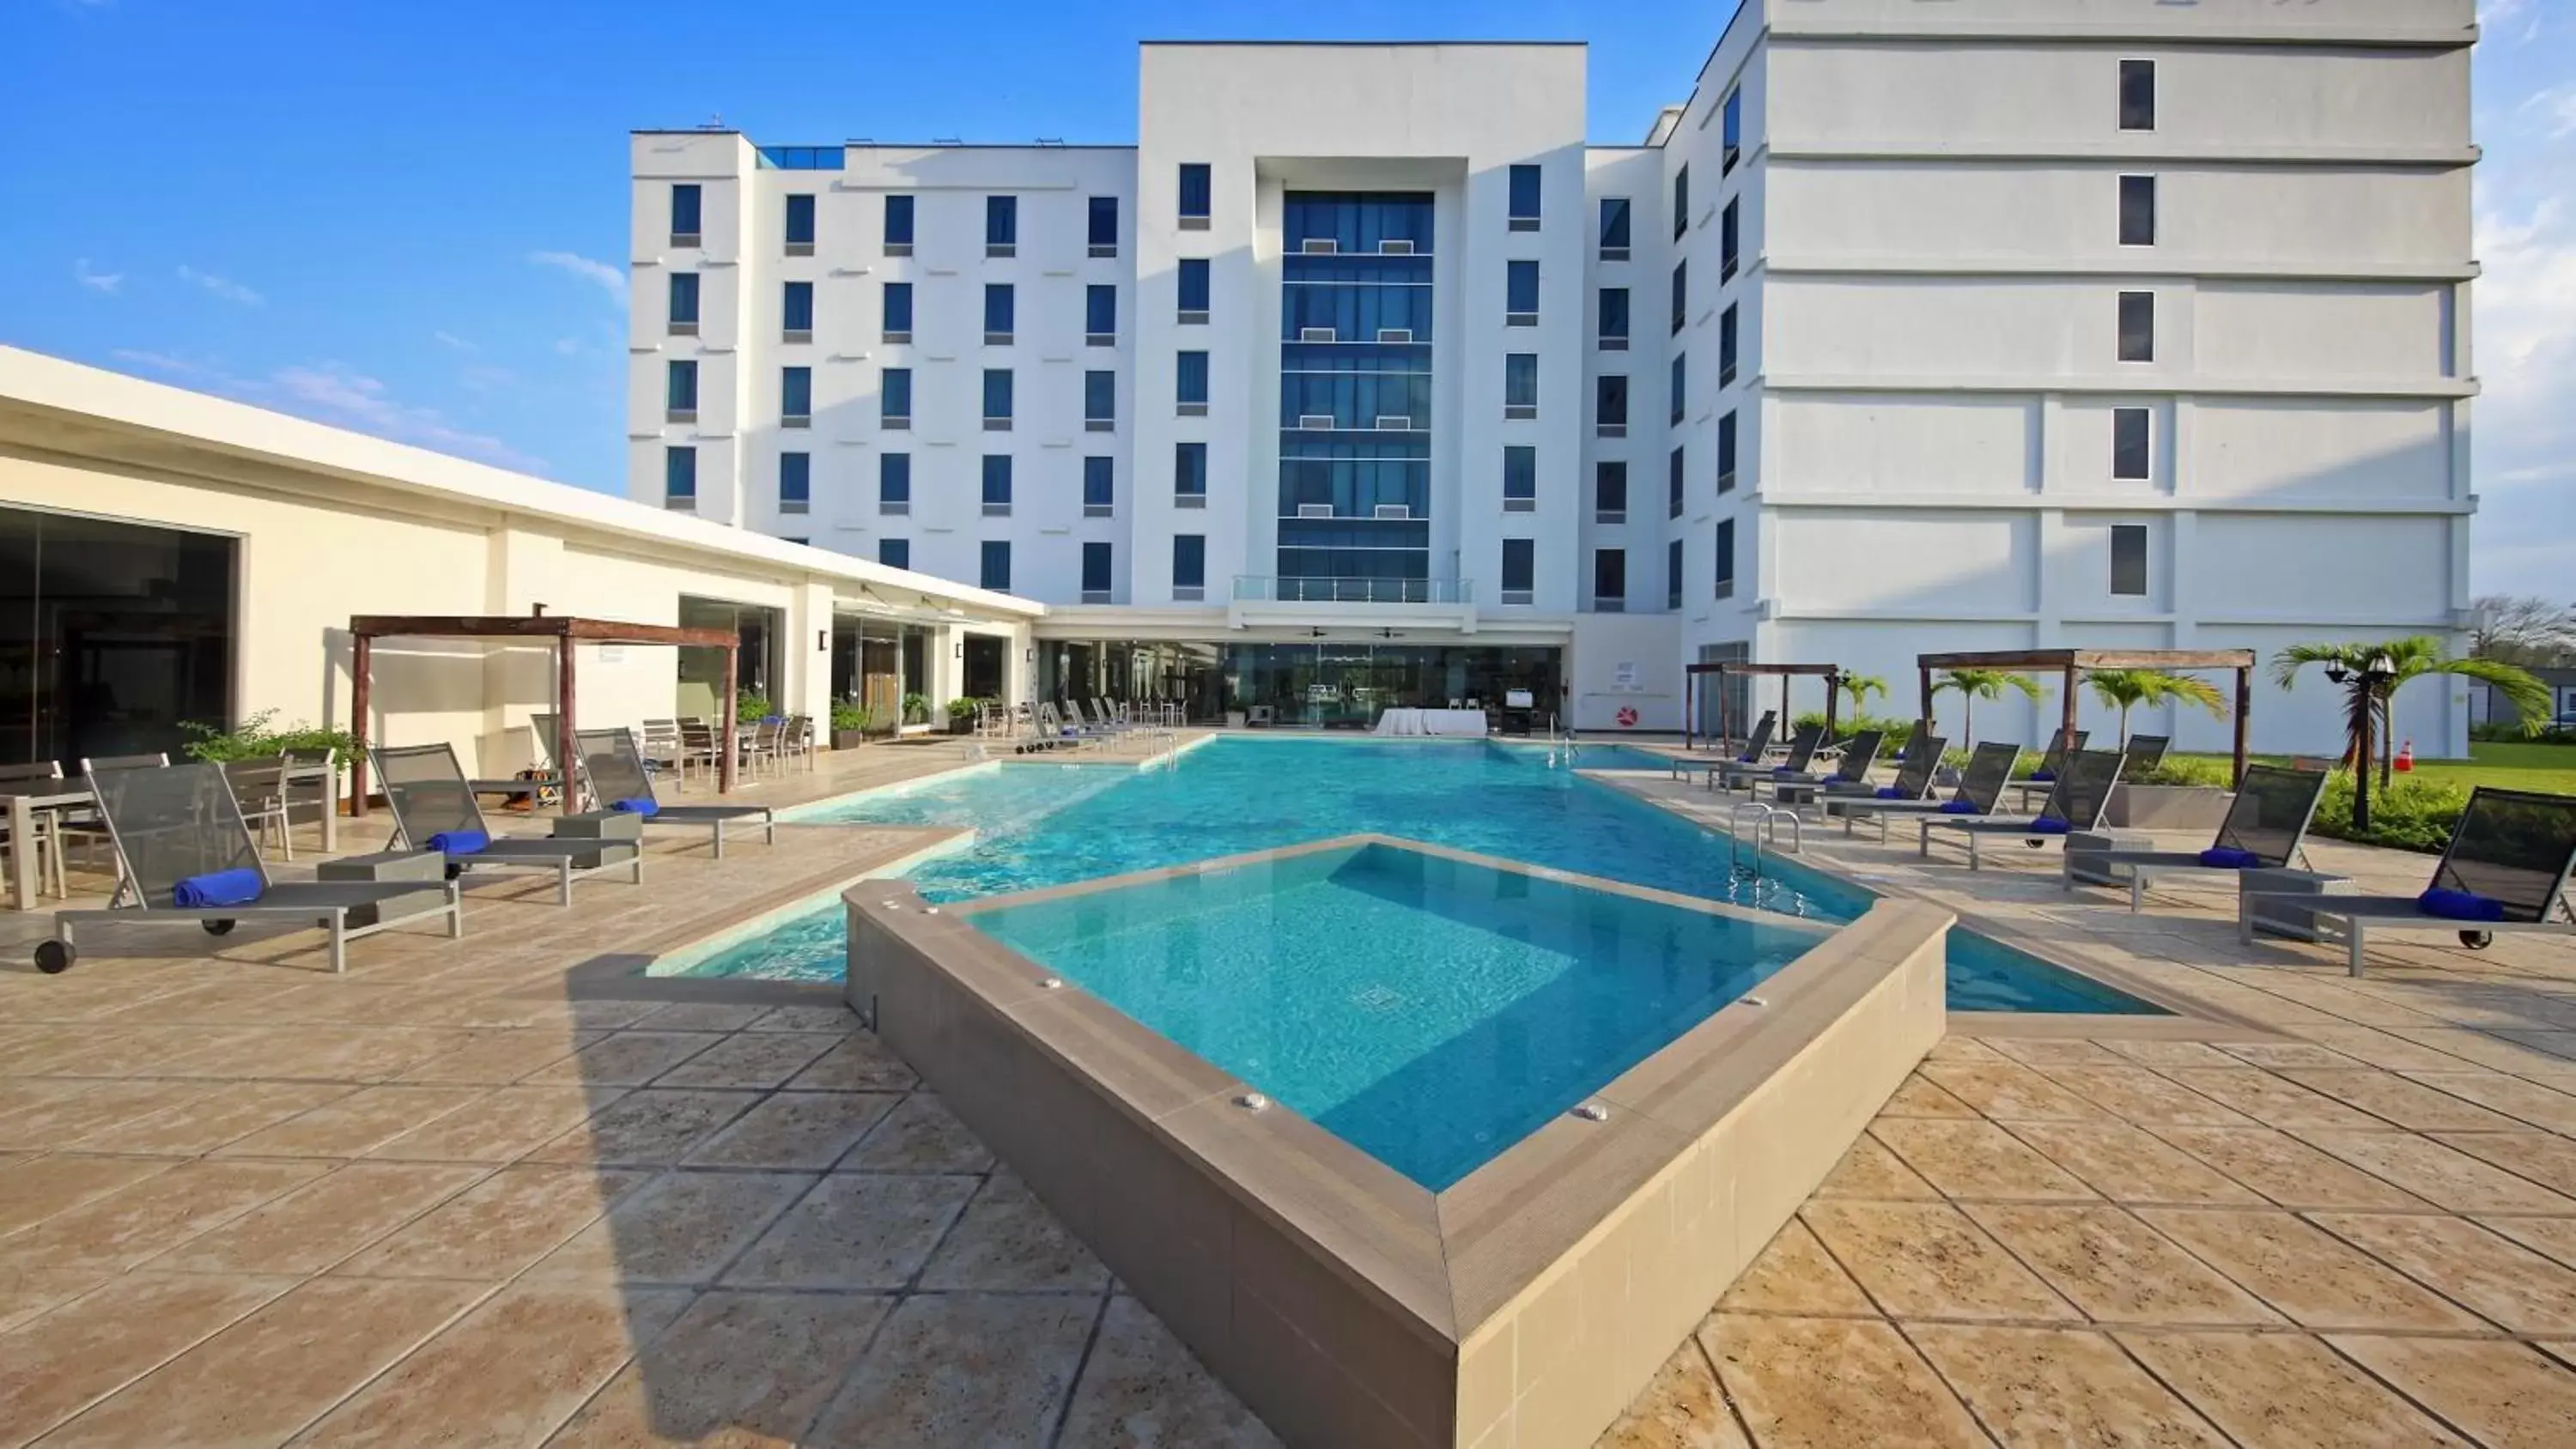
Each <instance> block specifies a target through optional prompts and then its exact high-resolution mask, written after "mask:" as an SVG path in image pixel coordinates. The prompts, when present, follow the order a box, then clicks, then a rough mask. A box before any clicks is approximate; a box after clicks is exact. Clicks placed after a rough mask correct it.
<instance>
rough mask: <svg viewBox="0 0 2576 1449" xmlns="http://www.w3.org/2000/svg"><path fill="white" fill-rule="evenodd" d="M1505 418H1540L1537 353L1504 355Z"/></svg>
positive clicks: (1510, 353)
mask: <svg viewBox="0 0 2576 1449" xmlns="http://www.w3.org/2000/svg"><path fill="white" fill-rule="evenodd" d="M1503 416H1504V417H1505V418H1534V417H1537V416H1538V354H1537V353H1535V352H1507V353H1505V354H1503Z"/></svg>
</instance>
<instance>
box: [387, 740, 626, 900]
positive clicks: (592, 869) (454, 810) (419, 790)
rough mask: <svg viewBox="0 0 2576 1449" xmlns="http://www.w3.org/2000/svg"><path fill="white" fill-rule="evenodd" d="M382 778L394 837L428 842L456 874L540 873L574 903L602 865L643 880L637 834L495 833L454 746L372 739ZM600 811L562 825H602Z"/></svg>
mask: <svg viewBox="0 0 2576 1449" xmlns="http://www.w3.org/2000/svg"><path fill="white" fill-rule="evenodd" d="M367 754H368V756H369V757H370V758H371V759H373V760H374V761H375V765H376V776H377V778H378V779H379V780H380V781H382V782H383V785H384V791H385V803H386V804H387V805H389V806H391V807H392V809H393V816H394V842H395V843H396V844H397V845H400V846H403V847H405V848H427V849H430V850H435V851H438V852H439V853H440V854H442V855H444V856H446V857H447V869H448V871H449V873H450V875H451V877H452V876H455V875H469V874H472V873H474V872H476V871H501V872H508V871H521V872H529V871H534V872H542V873H545V874H550V875H552V876H554V877H555V898H556V900H557V902H558V903H560V904H562V905H567V906H569V905H571V904H572V883H573V882H574V881H575V880H577V879H580V878H583V877H587V876H591V875H596V874H598V873H599V872H601V871H604V870H612V869H617V868H621V867H622V868H623V869H624V870H625V871H626V873H627V879H628V880H629V881H631V882H633V883H634V884H636V885H642V884H643V883H644V852H643V848H642V846H641V844H640V843H639V842H638V841H636V840H633V839H623V840H621V839H617V838H614V837H605V836H603V837H580V836H569V837H565V836H559V837H556V838H552V839H546V840H511V839H505V838H503V837H501V836H497V835H494V834H493V833H492V827H491V825H490V824H489V823H488V822H486V821H485V820H484V818H483V807H482V806H481V805H479V804H477V803H476V802H475V799H474V791H473V788H472V786H471V785H470V784H469V782H468V781H467V780H466V778H465V772H464V771H462V770H460V769H458V768H457V766H456V751H455V750H453V749H452V748H450V747H449V746H448V745H447V744H445V743H444V742H441V743H439V744H435V745H402V746H398V747H386V746H382V745H370V746H368V748H367ZM601 818H602V817H600V816H599V815H586V816H565V817H562V818H560V819H558V820H557V821H556V823H555V828H556V829H557V830H562V829H563V828H564V827H565V825H567V824H570V823H572V822H574V821H580V822H583V823H585V824H586V825H588V826H590V827H592V828H597V827H598V826H599V825H600V823H601Z"/></svg>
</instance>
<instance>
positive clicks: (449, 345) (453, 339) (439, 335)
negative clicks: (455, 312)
mask: <svg viewBox="0 0 2576 1449" xmlns="http://www.w3.org/2000/svg"><path fill="white" fill-rule="evenodd" d="M429 340H430V341H432V342H435V343H437V344H438V345H439V346H441V347H444V348H446V349H447V350H449V351H450V352H480V351H482V350H483V349H482V348H480V347H477V346H475V345H474V344H473V343H471V342H468V341H466V340H465V339H464V338H462V337H459V336H457V335H456V334H455V333H453V332H432V333H430V334H429Z"/></svg>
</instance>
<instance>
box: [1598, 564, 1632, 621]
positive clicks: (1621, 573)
mask: <svg viewBox="0 0 2576 1449" xmlns="http://www.w3.org/2000/svg"><path fill="white" fill-rule="evenodd" d="M1627 607H1628V551H1627V550H1626V549H1624V548H1596V549H1594V550H1593V551H1592V609H1593V612H1595V613H1599V614H1616V613H1619V612H1621V611H1623V610H1625V609H1626V608H1627Z"/></svg>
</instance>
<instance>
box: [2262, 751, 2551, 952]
mask: <svg viewBox="0 0 2576 1449" xmlns="http://www.w3.org/2000/svg"><path fill="white" fill-rule="evenodd" d="M2571 869H2576V796H2569V795H2544V794H2541V793H2539V792H2538V791H2534V790H2499V789H2496V788H2494V787H2493V786H2489V785H2481V786H2479V787H2477V788H2476V789H2474V790H2472V791H2470V792H2469V806H2468V808H2467V809H2466V810H2463V811H2461V812H2460V823H2459V824H2458V825H2456V826H2453V827H2452V829H2451V841H2450V844H2448V845H2446V846H2444V847H2443V849H2442V858H2441V860H2440V861H2439V862H2438V863H2436V864H2435V865H2434V867H2433V879H2432V883H2431V884H2430V885H2428V886H2427V887H2426V888H2425V890H2424V892H2423V893H2422V894H2421V895H2414V896H2359V895H2355V896H2337V895H2273V894H2267V893H2257V892H2241V893H2239V894H2238V896H2237V898H2236V935H2237V939H2239V940H2243V941H2251V940H2253V939H2254V927H2255V924H2256V921H2257V918H2258V917H2259V916H2261V914H2262V909H2263V905H2264V903H2266V902H2271V903H2274V904H2275V905H2278V906H2281V907H2295V908H2296V909H2297V910H2299V911H2302V912H2304V913H2305V914H2306V915H2307V916H2308V917H2309V918H2310V919H2311V920H2313V921H2315V922H2316V923H2317V924H2319V925H2323V924H2326V923H2328V922H2333V923H2336V924H2338V925H2340V926H2341V928H2342V930H2343V935H2344V946H2345V950H2346V952H2347V953H2348V955H2347V966H2346V969H2347V970H2349V971H2350V972H2351V974H2352V975H2354V976H2359V975H2361V974H2362V966H2363V960H2364V957H2363V954H2362V953H2363V943H2364V941H2365V940H2366V939H2367V938H2368V936H2370V935H2372V934H2380V935H2385V934H2388V933H2391V932H2400V931H2416V932H2423V931H2447V932H2456V933H2458V935H2459V938H2460V944H2461V945H2463V946H2466V947H2468V948H2469V949H2471V950H2473V951H2475V950H2484V949H2485V948H2486V947H2487V946H2489V945H2491V944H2493V943H2494V940H2495V936H2496V934H2497V933H2498V932H2501V931H2517V932H2520V931H2539V932H2547V933H2550V934H2553V935H2576V920H2571V919H2568V916H2569V912H2568V906H2567V874H2568V872H2569V871H2570V870H2571Z"/></svg>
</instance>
